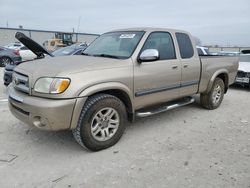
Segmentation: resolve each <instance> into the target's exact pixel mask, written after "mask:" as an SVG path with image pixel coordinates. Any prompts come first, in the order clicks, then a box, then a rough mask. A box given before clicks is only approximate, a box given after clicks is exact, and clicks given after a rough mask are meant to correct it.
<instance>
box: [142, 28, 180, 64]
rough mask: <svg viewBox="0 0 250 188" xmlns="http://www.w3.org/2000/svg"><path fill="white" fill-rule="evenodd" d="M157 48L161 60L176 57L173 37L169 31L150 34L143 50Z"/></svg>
mask: <svg viewBox="0 0 250 188" xmlns="http://www.w3.org/2000/svg"><path fill="white" fill-rule="evenodd" d="M146 49H157V50H158V51H159V54H160V58H159V60H167V59H176V55H175V49H174V43H173V40H172V37H171V35H170V34H169V33H167V32H153V33H151V34H150V35H149V37H148V38H147V40H146V42H145V43H144V46H143V48H142V51H144V50H146Z"/></svg>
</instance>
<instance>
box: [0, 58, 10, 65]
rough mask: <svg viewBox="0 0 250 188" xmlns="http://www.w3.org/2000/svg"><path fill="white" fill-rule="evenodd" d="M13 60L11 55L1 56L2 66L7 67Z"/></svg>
mask: <svg viewBox="0 0 250 188" xmlns="http://www.w3.org/2000/svg"><path fill="white" fill-rule="evenodd" d="M12 62H13V61H12V60H11V59H10V58H9V57H1V58H0V67H5V66H6V65H7V64H11V63H12Z"/></svg>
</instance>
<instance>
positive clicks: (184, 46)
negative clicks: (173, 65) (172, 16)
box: [175, 33, 194, 59]
mask: <svg viewBox="0 0 250 188" xmlns="http://www.w3.org/2000/svg"><path fill="white" fill-rule="evenodd" d="M175 35H176V39H177V42H178V46H179V49H180V54H181V58H182V59H188V58H191V57H193V55H194V49H193V45H192V42H191V40H190V38H189V36H188V35H187V34H185V33H176V34H175Z"/></svg>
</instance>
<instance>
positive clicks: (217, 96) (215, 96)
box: [200, 78, 225, 110]
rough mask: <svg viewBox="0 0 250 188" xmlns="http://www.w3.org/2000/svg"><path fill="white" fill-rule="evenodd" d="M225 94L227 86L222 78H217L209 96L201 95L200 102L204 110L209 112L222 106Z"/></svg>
mask: <svg viewBox="0 0 250 188" xmlns="http://www.w3.org/2000/svg"><path fill="white" fill-rule="evenodd" d="M224 92H225V84H224V82H223V80H222V79H221V78H215V80H214V83H213V86H212V88H211V90H210V91H209V92H208V93H207V94H201V96H200V102H201V105H202V106H203V107H204V108H207V109H209V110H213V109H216V108H218V107H219V106H220V104H221V102H222V100H223V97H224Z"/></svg>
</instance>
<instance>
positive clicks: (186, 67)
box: [176, 32, 201, 96]
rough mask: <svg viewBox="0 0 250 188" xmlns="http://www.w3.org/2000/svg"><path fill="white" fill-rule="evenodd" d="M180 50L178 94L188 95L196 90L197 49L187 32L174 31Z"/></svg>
mask: <svg viewBox="0 0 250 188" xmlns="http://www.w3.org/2000/svg"><path fill="white" fill-rule="evenodd" d="M176 39H177V42H178V46H179V52H180V64H181V69H182V70H181V85H180V88H181V89H180V96H189V95H193V94H195V93H197V92H198V87H199V81H200V74H201V70H200V69H201V65H200V59H199V56H198V54H197V50H194V47H193V46H195V45H194V44H192V41H191V39H190V37H189V35H188V34H186V33H180V32H178V33H176Z"/></svg>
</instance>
